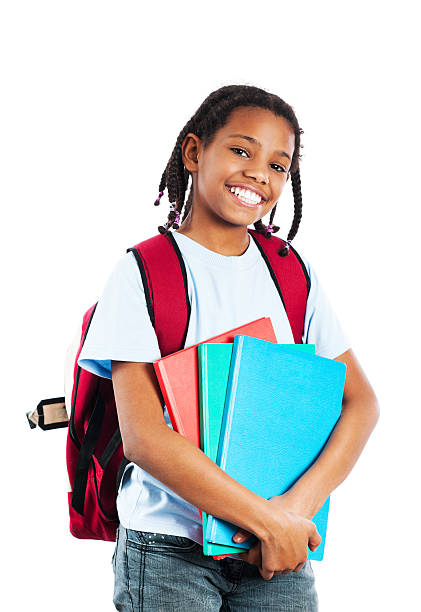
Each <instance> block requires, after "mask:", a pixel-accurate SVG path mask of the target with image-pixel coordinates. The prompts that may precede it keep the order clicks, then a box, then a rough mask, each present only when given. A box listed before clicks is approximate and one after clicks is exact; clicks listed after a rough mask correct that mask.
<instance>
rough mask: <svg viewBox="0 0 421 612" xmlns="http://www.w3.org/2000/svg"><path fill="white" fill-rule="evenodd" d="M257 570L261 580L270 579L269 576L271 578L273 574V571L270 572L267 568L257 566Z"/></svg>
mask: <svg viewBox="0 0 421 612" xmlns="http://www.w3.org/2000/svg"><path fill="white" fill-rule="evenodd" d="M259 572H260V575H261V577H262V578H263V580H270V579H271V578H273V574H274V573H275V572H270V571H269V570H265V569H263V568H261V567H259Z"/></svg>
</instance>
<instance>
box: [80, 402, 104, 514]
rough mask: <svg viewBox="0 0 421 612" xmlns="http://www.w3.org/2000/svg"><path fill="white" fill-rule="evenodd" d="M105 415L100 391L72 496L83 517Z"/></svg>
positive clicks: (83, 444) (82, 448)
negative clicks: (90, 473)
mask: <svg viewBox="0 0 421 612" xmlns="http://www.w3.org/2000/svg"><path fill="white" fill-rule="evenodd" d="M104 414H105V404H104V400H103V399H102V396H101V394H100V393H99V391H98V392H97V396H96V400H95V406H94V409H93V411H92V414H91V418H90V419H89V423H88V427H87V429H86V432H85V437H84V438H83V442H82V445H81V447H80V451H79V458H78V462H77V468H76V476H75V482H74V486H73V494H72V507H73V508H74V509H75V510H76V512H78V513H79V514H81V515H82V516H83V512H84V506H85V494H86V485H87V482H88V472H89V464H90V461H91V457H92V455H93V454H94V451H95V446H96V443H97V440H98V436H99V432H100V431H101V426H102V421H103V419H104Z"/></svg>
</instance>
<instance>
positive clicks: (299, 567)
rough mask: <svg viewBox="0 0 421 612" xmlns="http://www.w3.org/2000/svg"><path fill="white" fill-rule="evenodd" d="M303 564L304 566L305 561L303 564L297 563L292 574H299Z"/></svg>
mask: <svg viewBox="0 0 421 612" xmlns="http://www.w3.org/2000/svg"><path fill="white" fill-rule="evenodd" d="M305 564H306V562H305V561H304V563H299V564H298V565H297V567H296V568H295V570H294V572H299V571H300V570H302V569H303V567H304V565H305Z"/></svg>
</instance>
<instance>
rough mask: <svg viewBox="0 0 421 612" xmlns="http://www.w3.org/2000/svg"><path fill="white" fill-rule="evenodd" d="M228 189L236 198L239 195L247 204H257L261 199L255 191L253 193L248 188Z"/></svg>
mask: <svg viewBox="0 0 421 612" xmlns="http://www.w3.org/2000/svg"><path fill="white" fill-rule="evenodd" d="M230 191H231V192H232V193H234V194H235V195H236V196H237V198H238V197H240V199H241V200H244V202H246V203H247V204H259V203H260V201H261V199H262V198H261V197H260V196H259V195H258V194H257V193H255V192H254V191H250V190H249V189H241V188H240V187H231V188H230Z"/></svg>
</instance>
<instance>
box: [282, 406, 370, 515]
mask: <svg viewBox="0 0 421 612" xmlns="http://www.w3.org/2000/svg"><path fill="white" fill-rule="evenodd" d="M378 416H379V410H378V404H377V400H376V398H375V396H371V395H369V396H366V397H364V398H359V399H357V398H354V399H353V400H350V401H349V402H345V403H344V404H343V406H342V412H341V416H340V418H339V420H338V422H337V423H336V426H335V428H334V430H333V432H332V434H331V436H330V438H329V440H328V442H327V444H326V446H325V448H324V449H323V452H322V453H321V454H320V456H319V457H318V459H317V461H315V462H314V464H313V465H312V466H311V467H310V468H309V469H308V470H307V471H306V472H305V473H304V474H303V476H302V477H301V478H300V479H299V480H298V481H297V482H296V483H295V485H294V486H293V487H292V488H291V489H290V491H291V494H292V496H293V497H294V498H295V499H296V500H297V504H298V506H299V508H300V509H301V511H302V513H303V515H305V516H306V518H310V519H311V518H313V516H314V515H315V514H316V512H318V510H320V508H321V507H322V506H323V504H324V502H325V501H326V499H327V498H328V496H329V495H330V494H331V492H332V491H333V490H334V489H336V487H337V486H338V485H339V484H340V483H341V482H343V480H345V478H346V477H347V476H348V474H349V473H350V472H351V470H352V468H353V467H354V465H355V463H356V462H357V459H358V457H359V456H360V455H361V453H362V451H363V448H364V446H365V445H366V443H367V440H368V438H369V437H370V434H371V432H372V431H373V429H374V427H375V425H376V423H377V420H378Z"/></svg>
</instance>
